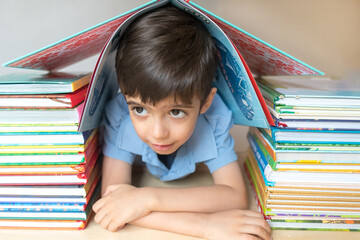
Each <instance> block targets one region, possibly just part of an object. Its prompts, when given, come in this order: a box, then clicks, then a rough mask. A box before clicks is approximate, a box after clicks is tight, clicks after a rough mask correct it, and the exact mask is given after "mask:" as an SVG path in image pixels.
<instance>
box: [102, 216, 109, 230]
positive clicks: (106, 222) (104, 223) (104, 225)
mask: <svg viewBox="0 0 360 240" xmlns="http://www.w3.org/2000/svg"><path fill="white" fill-rule="evenodd" d="M110 222H111V219H110V218H108V217H105V216H104V217H103V219H102V220H101V222H100V226H101V227H102V228H104V229H108V226H109V224H110Z"/></svg>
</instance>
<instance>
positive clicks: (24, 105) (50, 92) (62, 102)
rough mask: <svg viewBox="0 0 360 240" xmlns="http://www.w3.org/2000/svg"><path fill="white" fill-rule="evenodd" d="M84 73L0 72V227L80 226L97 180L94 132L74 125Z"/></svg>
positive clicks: (79, 109) (85, 80)
mask: <svg viewBox="0 0 360 240" xmlns="http://www.w3.org/2000/svg"><path fill="white" fill-rule="evenodd" d="M89 79H90V74H65V73H49V74H33V73H13V74H8V75H3V76H0V116H1V117H0V228H33V229H41V228H47V229H49V228H50V229H51V228H54V229H83V228H84V227H85V225H86V222H87V220H88V219H89V214H90V212H91V203H92V202H93V201H94V200H95V198H96V196H97V195H98V192H99V190H98V187H97V186H98V185H99V184H98V182H99V178H100V161H98V158H99V156H100V154H99V147H98V145H99V141H98V131H97V129H94V130H90V131H86V132H83V133H79V132H78V131H77V130H78V124H79V118H80V115H81V113H82V108H83V101H84V99H85V95H86V92H87V87H88V83H89Z"/></svg>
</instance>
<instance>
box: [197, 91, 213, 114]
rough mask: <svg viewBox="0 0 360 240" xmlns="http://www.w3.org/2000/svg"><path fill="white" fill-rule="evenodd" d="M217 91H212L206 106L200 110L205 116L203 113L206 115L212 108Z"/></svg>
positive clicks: (205, 103)
mask: <svg viewBox="0 0 360 240" xmlns="http://www.w3.org/2000/svg"><path fill="white" fill-rule="evenodd" d="M216 91H217V88H212V89H211V90H210V93H209V95H208V97H207V98H206V100H205V102H204V104H203V105H202V107H201V109H200V113H201V114H203V113H206V111H207V110H208V109H209V107H210V106H211V104H212V102H213V100H214V97H215V94H216Z"/></svg>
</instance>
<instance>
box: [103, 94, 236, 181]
mask: <svg viewBox="0 0 360 240" xmlns="http://www.w3.org/2000/svg"><path fill="white" fill-rule="evenodd" d="M104 125H105V129H104V146H103V153H104V155H106V156H109V157H112V158H115V159H119V160H121V161H125V162H127V163H129V164H133V163H134V160H135V158H136V156H141V161H142V162H144V163H145V165H146V167H147V169H148V170H149V172H150V173H151V174H152V175H154V176H156V177H158V178H159V179H160V180H162V181H171V180H175V179H179V178H183V177H185V176H187V175H189V174H191V173H193V172H194V171H195V169H196V164H197V163H200V162H204V163H205V164H206V166H207V167H208V168H209V170H210V172H211V173H212V172H214V171H215V170H217V169H219V168H221V167H223V166H225V165H227V164H229V163H231V162H233V161H236V160H237V155H236V153H235V151H234V139H233V138H232V137H231V135H230V134H229V130H230V128H231V127H232V126H233V119H232V112H231V111H230V110H229V109H228V108H227V107H226V105H225V104H224V102H223V101H222V99H221V98H220V96H219V95H217V94H216V95H215V97H214V100H213V103H212V105H211V106H210V108H209V109H208V111H207V112H206V113H204V114H200V115H199V117H198V120H197V123H196V126H195V129H194V132H193V134H192V136H191V137H190V138H189V140H188V141H187V142H185V143H184V144H183V145H182V146H181V147H180V148H179V149H178V150H177V151H176V155H175V156H174V158H169V161H171V163H170V164H166V162H165V164H164V161H160V160H159V157H158V155H157V153H156V152H154V151H153V150H152V149H151V148H150V147H149V146H148V145H147V144H146V143H144V142H143V141H142V140H141V139H140V138H139V137H138V135H137V134H136V132H135V129H134V126H133V125H132V122H131V119H130V116H129V110H128V106H127V103H126V101H125V97H124V96H123V94H121V93H119V94H117V95H116V96H115V97H114V98H113V99H112V100H110V101H109V103H108V104H107V106H106V109H105V118H104ZM167 166H169V168H168V167H167Z"/></svg>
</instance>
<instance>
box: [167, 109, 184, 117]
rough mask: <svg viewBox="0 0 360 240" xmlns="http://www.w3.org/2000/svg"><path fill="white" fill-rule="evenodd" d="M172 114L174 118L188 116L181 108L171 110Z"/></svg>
mask: <svg viewBox="0 0 360 240" xmlns="http://www.w3.org/2000/svg"><path fill="white" fill-rule="evenodd" d="M170 115H171V116H172V117H173V118H183V117H185V116H186V113H185V112H184V111H182V110H179V109H173V110H171V111H170Z"/></svg>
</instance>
